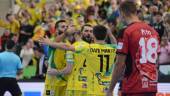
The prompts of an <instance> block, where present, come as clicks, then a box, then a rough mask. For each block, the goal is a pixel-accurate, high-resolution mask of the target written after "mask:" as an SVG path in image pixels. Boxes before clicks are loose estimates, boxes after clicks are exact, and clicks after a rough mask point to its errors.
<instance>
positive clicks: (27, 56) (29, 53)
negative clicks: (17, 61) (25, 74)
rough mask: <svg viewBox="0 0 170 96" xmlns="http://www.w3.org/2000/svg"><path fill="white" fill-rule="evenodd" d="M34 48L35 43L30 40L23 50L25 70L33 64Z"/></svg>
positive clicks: (22, 56)
mask: <svg viewBox="0 0 170 96" xmlns="http://www.w3.org/2000/svg"><path fill="white" fill-rule="evenodd" d="M33 46H34V44H33V41H32V40H31V39H29V40H28V41H27V42H26V44H25V45H24V46H23V47H22V49H21V52H20V58H21V59H22V64H23V66H24V68H25V67H27V65H28V64H29V63H30V62H31V60H32V58H33V54H34V51H33Z"/></svg>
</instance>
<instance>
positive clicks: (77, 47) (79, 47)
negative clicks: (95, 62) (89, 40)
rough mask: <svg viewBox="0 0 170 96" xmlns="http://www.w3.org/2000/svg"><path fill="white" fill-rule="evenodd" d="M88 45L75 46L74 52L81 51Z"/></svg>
mask: <svg viewBox="0 0 170 96" xmlns="http://www.w3.org/2000/svg"><path fill="white" fill-rule="evenodd" d="M87 48H88V47H87V46H85V45H79V46H75V52H76V53H82V52H83V51H84V50H86V49H87Z"/></svg>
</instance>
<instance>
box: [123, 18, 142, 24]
mask: <svg viewBox="0 0 170 96" xmlns="http://www.w3.org/2000/svg"><path fill="white" fill-rule="evenodd" d="M126 21H127V24H128V25H129V24H132V23H134V22H140V20H139V18H138V17H137V16H131V17H129V18H126Z"/></svg>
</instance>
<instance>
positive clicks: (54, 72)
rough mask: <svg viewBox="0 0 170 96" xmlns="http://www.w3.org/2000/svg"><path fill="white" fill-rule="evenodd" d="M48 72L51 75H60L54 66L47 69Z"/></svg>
mask: <svg viewBox="0 0 170 96" xmlns="http://www.w3.org/2000/svg"><path fill="white" fill-rule="evenodd" d="M47 74H49V75H51V76H56V75H58V71H57V70H56V69H54V68H50V69H48V70H47Z"/></svg>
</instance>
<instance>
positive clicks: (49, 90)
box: [44, 20, 71, 96]
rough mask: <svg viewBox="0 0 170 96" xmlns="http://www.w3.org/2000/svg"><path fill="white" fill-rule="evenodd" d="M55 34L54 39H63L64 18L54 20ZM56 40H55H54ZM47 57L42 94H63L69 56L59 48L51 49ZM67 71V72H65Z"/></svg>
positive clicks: (48, 95) (46, 95) (59, 95)
mask: <svg viewBox="0 0 170 96" xmlns="http://www.w3.org/2000/svg"><path fill="white" fill-rule="evenodd" d="M56 28H57V31H58V32H57V34H58V36H57V37H56V40H57V41H58V40H59V39H60V41H65V39H64V34H65V31H66V29H67V23H66V21H65V20H59V21H58V22H56ZM55 42H56V41H55ZM50 54H51V55H50V58H49V68H48V69H51V70H50V71H48V72H47V75H46V80H45V92H44V96H65V90H66V87H67V76H66V75H67V74H68V73H69V71H68V69H69V68H70V66H71V63H70V62H66V57H69V56H68V55H67V54H69V53H66V51H64V50H61V49H53V48H52V50H51V53H50ZM53 69H55V70H57V71H58V72H59V74H57V75H54V74H53ZM65 71H67V72H65Z"/></svg>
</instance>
